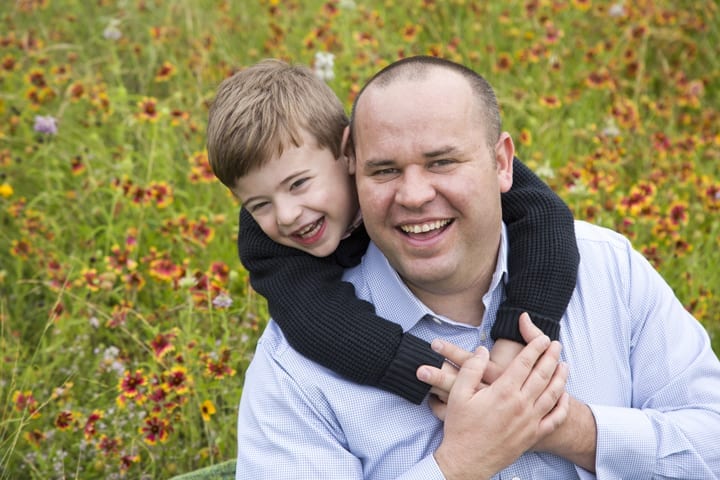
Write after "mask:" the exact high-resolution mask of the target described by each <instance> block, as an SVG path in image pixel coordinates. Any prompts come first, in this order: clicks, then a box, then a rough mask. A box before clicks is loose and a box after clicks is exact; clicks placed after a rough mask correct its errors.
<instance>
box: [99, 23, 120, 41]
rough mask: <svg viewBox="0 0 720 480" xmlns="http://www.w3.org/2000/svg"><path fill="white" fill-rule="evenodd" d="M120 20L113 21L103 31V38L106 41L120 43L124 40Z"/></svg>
mask: <svg viewBox="0 0 720 480" xmlns="http://www.w3.org/2000/svg"><path fill="white" fill-rule="evenodd" d="M119 25H120V20H117V19H112V20H110V23H109V24H108V26H107V27H105V30H103V37H104V38H105V39H106V40H113V41H118V40H120V39H121V38H122V32H121V31H120V29H119V28H118V26H119Z"/></svg>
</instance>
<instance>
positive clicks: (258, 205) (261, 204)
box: [247, 202, 270, 213]
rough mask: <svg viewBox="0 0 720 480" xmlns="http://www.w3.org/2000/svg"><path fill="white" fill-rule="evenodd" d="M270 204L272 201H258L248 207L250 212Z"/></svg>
mask: <svg viewBox="0 0 720 480" xmlns="http://www.w3.org/2000/svg"><path fill="white" fill-rule="evenodd" d="M268 205H270V202H257V203H253V204H252V205H250V206H249V207H247V209H248V211H249V212H250V213H255V212H257V211H259V210H261V209H263V208H265V207H267V206H268Z"/></svg>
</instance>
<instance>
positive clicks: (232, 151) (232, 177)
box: [207, 59, 348, 190]
mask: <svg viewBox="0 0 720 480" xmlns="http://www.w3.org/2000/svg"><path fill="white" fill-rule="evenodd" d="M347 125H348V118H347V115H346V113H345V110H344V108H343V105H342V103H341V102H340V100H339V99H338V97H337V95H336V94H335V92H333V90H332V89H331V88H330V87H329V86H328V85H327V84H325V82H324V81H323V80H321V79H320V78H319V77H317V76H316V75H315V73H314V72H313V71H312V70H311V69H310V68H308V67H306V66H302V65H290V64H288V63H286V62H283V61H281V60H275V59H266V60H263V61H261V62H259V63H257V64H255V65H253V66H251V67H248V68H245V69H244V70H241V71H239V72H237V73H235V74H234V75H232V76H231V77H228V78H226V79H225V80H223V82H222V83H221V84H220V85H219V87H218V90H217V94H216V97H215V100H214V101H213V103H212V105H211V107H210V113H209V118H208V127H207V150H208V158H209V160H210V165H211V166H212V169H213V172H214V173H215V175H216V176H217V177H218V179H220V181H221V182H222V183H223V184H225V185H226V186H227V187H228V188H229V189H231V190H233V189H234V188H235V186H236V182H237V180H238V178H240V177H243V176H245V175H247V174H248V173H249V172H251V171H252V170H254V169H256V168H259V167H262V166H263V165H264V164H265V163H266V162H267V161H269V160H270V159H271V158H273V157H274V156H275V155H282V153H283V151H284V150H285V149H286V148H291V147H293V146H294V147H300V146H301V145H302V132H303V131H305V132H307V133H309V134H310V135H311V136H312V137H313V138H314V139H315V140H316V141H317V146H318V147H319V148H329V149H330V150H331V151H332V153H333V154H334V155H335V157H336V158H339V157H340V153H341V152H340V145H341V143H342V135H343V130H344V129H345V127H346V126H347Z"/></svg>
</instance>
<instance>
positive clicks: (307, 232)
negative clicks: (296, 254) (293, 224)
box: [297, 220, 322, 237]
mask: <svg viewBox="0 0 720 480" xmlns="http://www.w3.org/2000/svg"><path fill="white" fill-rule="evenodd" d="M321 224H322V222H321V221H320V220H318V221H317V222H315V223H311V224H310V225H308V226H307V227H305V228H303V229H302V230H300V231H299V232H298V233H297V234H298V235H299V236H301V237H312V236H313V235H314V234H315V233H317V230H318V229H319V228H320V225H321Z"/></svg>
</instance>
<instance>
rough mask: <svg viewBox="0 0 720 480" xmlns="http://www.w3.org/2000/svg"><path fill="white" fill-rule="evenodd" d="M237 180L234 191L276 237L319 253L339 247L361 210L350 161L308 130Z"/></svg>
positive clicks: (315, 254)
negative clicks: (321, 145)
mask: <svg viewBox="0 0 720 480" xmlns="http://www.w3.org/2000/svg"><path fill="white" fill-rule="evenodd" d="M302 138H303V144H302V145H301V146H300V147H296V146H290V147H288V148H285V149H284V151H283V152H282V154H281V155H279V156H275V157H273V158H271V159H270V160H269V161H268V162H266V163H265V164H264V165H263V166H261V167H260V168H257V169H255V170H253V171H251V172H250V173H249V174H247V175H245V176H244V177H241V178H240V179H238V181H237V182H236V186H235V189H234V190H233V191H234V193H235V194H236V195H237V197H238V198H239V199H240V200H241V201H242V202H243V205H244V207H245V208H246V209H247V210H248V211H249V212H250V213H251V214H252V216H253V217H254V218H255V220H256V221H257V223H258V225H260V228H262V230H263V231H264V232H265V234H267V236H268V237H270V238H271V239H272V240H273V241H275V242H277V243H280V244H282V245H285V246H288V247H293V248H297V249H299V250H302V251H304V252H307V253H309V254H311V255H314V256H316V257H326V256H328V255H330V254H332V253H333V252H334V251H335V249H336V248H337V246H338V244H339V243H340V240H342V238H343V237H344V236H345V234H346V232H347V229H348V226H349V225H350V224H351V222H352V221H353V219H355V217H356V214H357V212H358V208H359V207H358V203H357V195H356V194H355V185H354V182H353V180H352V177H351V176H350V175H349V174H348V169H347V163H346V162H345V161H343V160H341V159H336V158H335V157H334V155H333V154H332V152H331V151H330V150H329V149H325V148H319V147H318V146H317V142H316V141H315V139H314V138H312V137H311V136H310V135H309V134H308V133H307V132H303V135H302Z"/></svg>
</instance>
